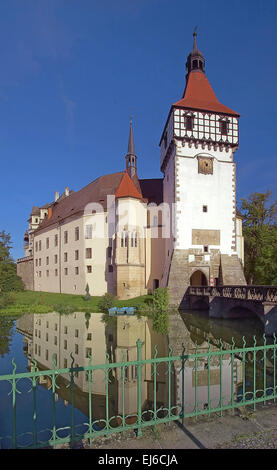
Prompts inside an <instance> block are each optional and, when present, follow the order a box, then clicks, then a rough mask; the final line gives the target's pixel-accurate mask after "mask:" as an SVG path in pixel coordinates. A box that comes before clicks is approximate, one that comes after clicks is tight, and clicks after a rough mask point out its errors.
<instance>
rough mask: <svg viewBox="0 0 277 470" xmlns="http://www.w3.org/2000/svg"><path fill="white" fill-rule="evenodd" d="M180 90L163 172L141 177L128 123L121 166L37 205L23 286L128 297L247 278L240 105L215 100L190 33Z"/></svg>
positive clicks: (163, 149) (22, 268)
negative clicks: (239, 171)
mask: <svg viewBox="0 0 277 470" xmlns="http://www.w3.org/2000/svg"><path fill="white" fill-rule="evenodd" d="M186 70H187V75H186V85H185V90H184V94H183V97H182V98H181V99H180V100H179V101H177V102H176V103H174V104H172V106H171V108H170V110H169V114H168V118H167V121H166V123H165V127H164V129H163V132H162V135H161V140H160V155H161V157H160V169H161V172H162V173H163V178H155V179H140V178H139V176H138V168H137V156H136V152H135V146H134V135H133V125H132V121H131V122H130V131H129V142H128V150H127V154H126V166H125V170H124V171H119V172H118V173H112V174H108V175H104V176H100V177H99V178H97V179H96V180H94V181H92V182H91V183H90V184H88V185H87V186H85V187H84V188H82V189H80V190H79V191H76V192H74V191H70V190H69V188H65V191H64V193H63V194H62V195H61V196H60V195H59V194H58V193H57V192H56V193H55V197H54V201H53V202H51V203H49V204H46V205H44V206H43V207H36V206H35V207H33V209H32V212H31V215H30V218H29V221H28V222H29V230H28V231H26V232H25V236H24V251H25V257H24V258H21V259H19V260H18V261H17V271H18V275H20V276H21V277H22V279H23V281H24V283H25V286H26V288H27V289H30V290H35V291H46V292H61V293H70V294H72V293H73V294H84V292H85V288H86V285H88V286H89V292H90V294H91V295H95V296H100V295H103V294H104V293H106V292H110V293H112V294H114V295H116V296H118V298H121V299H127V298H132V297H136V296H139V295H143V294H146V293H151V292H153V290H154V289H155V288H157V287H165V286H168V289H169V293H170V298H171V302H172V303H174V304H176V305H180V304H181V302H182V299H183V295H184V293H185V290H186V287H187V286H189V285H243V284H246V281H245V277H244V273H243V236H242V221H241V216H240V214H239V213H238V211H237V210H236V164H235V162H234V153H235V151H236V150H237V148H238V143H239V129H238V120H239V114H238V113H237V112H235V111H233V110H232V109H230V108H228V107H226V106H225V105H223V104H221V103H220V102H219V100H218V99H217V97H216V95H215V93H214V91H213V89H212V87H211V85H210V83H209V81H208V79H207V77H206V74H205V59H204V56H203V54H202V53H201V52H200V51H199V49H198V47H197V42H196V32H194V35H193V49H192V52H191V53H190V54H189V55H188V58H187V62H186Z"/></svg>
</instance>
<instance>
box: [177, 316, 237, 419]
mask: <svg viewBox="0 0 277 470" xmlns="http://www.w3.org/2000/svg"><path fill="white" fill-rule="evenodd" d="M208 340H209V341H208ZM169 342H170V344H171V345H172V347H173V354H174V355H175V354H176V355H179V354H182V351H183V349H184V352H185V355H187V354H193V353H195V348H196V345H197V351H198V353H200V354H205V353H208V351H217V350H218V349H219V347H220V342H219V340H218V339H217V338H214V337H212V335H211V334H210V335H209V336H208V337H206V336H205V334H204V332H203V331H202V330H201V329H199V328H197V327H195V328H192V329H191V331H190V330H189V329H188V328H187V326H186V325H185V323H184V321H183V319H182V317H181V316H180V315H176V316H171V318H170V331H169ZM222 345H223V349H231V345H230V344H228V343H226V342H224V343H222ZM181 366H182V364H181V361H179V362H178V364H177V363H176V364H175V371H176V390H177V400H178V403H179V404H181V403H182V392H184V400H185V412H191V411H193V409H194V406H195V395H196V392H197V402H198V403H197V406H198V410H201V409H205V408H207V407H208V405H209V403H208V380H209V383H210V389H209V399H210V404H211V406H215V405H216V404H218V402H219V398H220V389H221V394H222V399H223V405H224V404H227V403H230V401H231V398H232V397H231V392H232V390H233V392H234V393H235V392H236V389H237V385H238V384H239V383H240V382H241V380H242V372H243V371H242V361H241V359H240V358H239V357H234V363H233V367H234V368H233V371H232V366H231V360H230V356H228V355H223V356H222V362H221V370H220V361H219V356H213V357H211V358H210V361H208V356H206V357H205V356H204V357H202V358H199V359H198V361H197V371H196V370H195V360H194V359H193V358H191V359H188V360H186V361H185V367H184V390H183V388H182V387H183V385H182V372H181ZM208 375H209V379H208ZM220 375H221V385H220ZM232 379H233V385H232V383H231V382H232ZM196 386H197V389H196Z"/></svg>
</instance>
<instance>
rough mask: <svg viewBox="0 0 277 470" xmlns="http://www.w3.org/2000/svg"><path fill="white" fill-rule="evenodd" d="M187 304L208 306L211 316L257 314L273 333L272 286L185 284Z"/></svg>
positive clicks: (276, 298) (276, 297)
mask: <svg viewBox="0 0 277 470" xmlns="http://www.w3.org/2000/svg"><path fill="white" fill-rule="evenodd" d="M185 296H186V298H187V306H188V308H189V309H192V310H199V309H209V316H210V317H212V318H242V317H243V318H244V317H247V316H253V314H255V315H257V316H258V318H259V319H260V320H261V322H262V323H263V325H264V332H265V333H266V334H267V335H272V334H273V333H277V287H276V286H216V287H213V286H199V287H198V286H189V287H188V288H187V291H186V294H185Z"/></svg>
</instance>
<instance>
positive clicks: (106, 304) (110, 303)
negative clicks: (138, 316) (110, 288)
mask: <svg viewBox="0 0 277 470" xmlns="http://www.w3.org/2000/svg"><path fill="white" fill-rule="evenodd" d="M115 301H116V299H115V297H114V296H113V295H112V294H109V293H108V292H107V293H106V294H105V295H103V296H102V297H101V299H100V300H99V302H98V308H99V310H100V312H103V313H109V308H112V307H114V306H115Z"/></svg>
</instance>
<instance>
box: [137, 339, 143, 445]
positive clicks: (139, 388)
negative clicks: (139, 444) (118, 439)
mask: <svg viewBox="0 0 277 470" xmlns="http://www.w3.org/2000/svg"><path fill="white" fill-rule="evenodd" d="M141 345H142V342H141V340H140V339H138V340H137V361H138V388H137V405H138V413H137V414H138V421H137V423H138V432H137V435H138V436H142V429H141V368H142V365H141Z"/></svg>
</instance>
